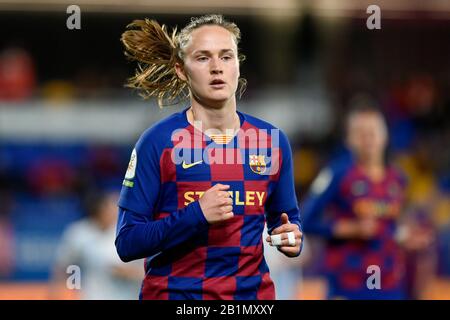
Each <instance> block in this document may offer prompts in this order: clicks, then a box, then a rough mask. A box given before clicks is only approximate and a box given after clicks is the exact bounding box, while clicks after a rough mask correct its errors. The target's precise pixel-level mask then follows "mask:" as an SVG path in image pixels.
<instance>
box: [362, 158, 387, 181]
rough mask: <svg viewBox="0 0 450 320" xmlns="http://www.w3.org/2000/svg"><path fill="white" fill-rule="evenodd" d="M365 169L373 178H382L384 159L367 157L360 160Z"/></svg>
mask: <svg viewBox="0 0 450 320" xmlns="http://www.w3.org/2000/svg"><path fill="white" fill-rule="evenodd" d="M360 166H361V168H362V169H363V171H364V172H365V173H366V174H367V175H368V176H369V177H370V178H371V179H373V180H380V179H382V178H383V176H384V169H385V168H384V164H383V161H382V159H370V160H369V159H367V160H366V161H362V162H360Z"/></svg>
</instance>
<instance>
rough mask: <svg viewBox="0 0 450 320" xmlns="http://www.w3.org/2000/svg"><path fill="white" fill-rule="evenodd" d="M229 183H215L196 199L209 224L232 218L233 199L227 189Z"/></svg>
mask: <svg viewBox="0 0 450 320" xmlns="http://www.w3.org/2000/svg"><path fill="white" fill-rule="evenodd" d="M229 188H230V186H229V185H224V184H220V183H218V184H216V185H214V186H213V187H211V188H209V189H208V190H206V191H205V193H204V194H203V196H202V197H201V198H200V199H199V200H198V202H199V203H200V208H201V209H202V212H203V215H204V216H205V218H206V220H207V221H208V223H210V224H215V223H219V222H222V221H225V220H228V219H231V218H233V216H234V213H233V199H232V198H231V195H230V193H229V192H228V191H226V190H228V189H229Z"/></svg>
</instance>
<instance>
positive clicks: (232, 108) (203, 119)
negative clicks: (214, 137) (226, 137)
mask: <svg viewBox="0 0 450 320" xmlns="http://www.w3.org/2000/svg"><path fill="white" fill-rule="evenodd" d="M188 121H189V123H191V124H192V125H194V126H196V127H198V125H200V124H201V130H202V131H207V130H211V129H215V130H218V131H220V132H221V133H226V132H227V130H228V131H229V130H232V131H233V132H234V131H236V130H237V129H239V127H240V123H239V116H238V114H237V113H236V98H235V97H234V96H233V97H232V98H231V99H230V100H228V101H227V102H225V103H223V104H221V105H214V106H209V105H207V104H205V103H200V102H199V101H197V100H196V99H191V108H190V110H189V112H188ZM198 122H200V123H198Z"/></svg>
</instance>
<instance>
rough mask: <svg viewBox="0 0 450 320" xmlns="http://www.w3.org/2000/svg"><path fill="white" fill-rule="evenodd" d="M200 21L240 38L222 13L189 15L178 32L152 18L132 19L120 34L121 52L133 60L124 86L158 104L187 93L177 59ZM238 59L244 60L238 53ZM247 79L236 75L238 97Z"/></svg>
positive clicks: (173, 102)
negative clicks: (133, 67) (133, 71)
mask: <svg viewBox="0 0 450 320" xmlns="http://www.w3.org/2000/svg"><path fill="white" fill-rule="evenodd" d="M204 25H216V26H220V27H223V28H225V29H226V30H228V31H229V32H230V33H231V34H232V35H233V38H234V40H235V42H236V46H237V45H238V44H239V41H240V39H241V32H240V30H239V28H238V26H237V25H236V24H235V23H233V22H229V21H227V20H225V19H224V17H223V16H222V15H218V14H210V15H204V16H201V17H193V18H191V22H190V23H189V24H188V25H186V26H185V27H184V28H183V29H182V30H181V31H180V32H179V33H177V28H174V29H172V31H171V32H168V30H167V28H166V26H165V25H162V26H161V25H160V24H159V23H158V22H157V21H156V20H149V19H145V20H134V21H133V22H132V23H130V24H129V25H128V26H127V29H130V30H126V31H125V32H124V33H123V34H122V37H121V38H120V40H121V42H122V43H123V45H124V47H125V56H126V57H127V58H128V59H130V60H133V61H137V63H138V69H137V70H136V74H135V75H134V76H133V77H131V78H129V79H128V80H127V83H126V86H127V87H130V88H134V89H138V90H139V91H140V93H139V95H140V96H141V97H143V98H144V99H149V98H151V97H156V98H157V100H158V105H159V106H160V107H163V106H164V105H172V104H176V103H178V102H179V101H180V100H184V99H186V98H188V97H189V87H188V84H187V82H185V81H183V80H181V79H180V78H179V77H178V75H177V73H176V71H175V64H176V63H177V62H179V63H181V64H183V60H184V57H185V56H184V49H185V48H186V46H187V44H188V42H189V39H190V35H191V33H192V31H194V30H195V29H197V28H199V27H201V26H204ZM238 60H239V62H242V61H244V60H245V56H244V55H243V54H239V55H238ZM246 84H247V80H245V79H243V78H239V85H240V89H239V97H241V96H242V93H243V92H244V91H245V88H246Z"/></svg>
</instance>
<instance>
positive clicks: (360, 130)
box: [347, 112, 387, 161]
mask: <svg viewBox="0 0 450 320" xmlns="http://www.w3.org/2000/svg"><path fill="white" fill-rule="evenodd" d="M347 130H348V131H347V143H348V146H349V147H350V149H351V150H352V151H353V152H354V153H355V154H356V156H357V157H358V158H359V159H360V160H363V161H367V160H369V161H371V160H380V159H382V158H383V155H384V150H385V148H386V143H387V129H386V125H385V123H384V120H383V118H382V117H381V116H380V115H379V114H378V113H375V112H362V113H357V114H354V115H352V116H351V117H350V119H349V122H348V128H347Z"/></svg>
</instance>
